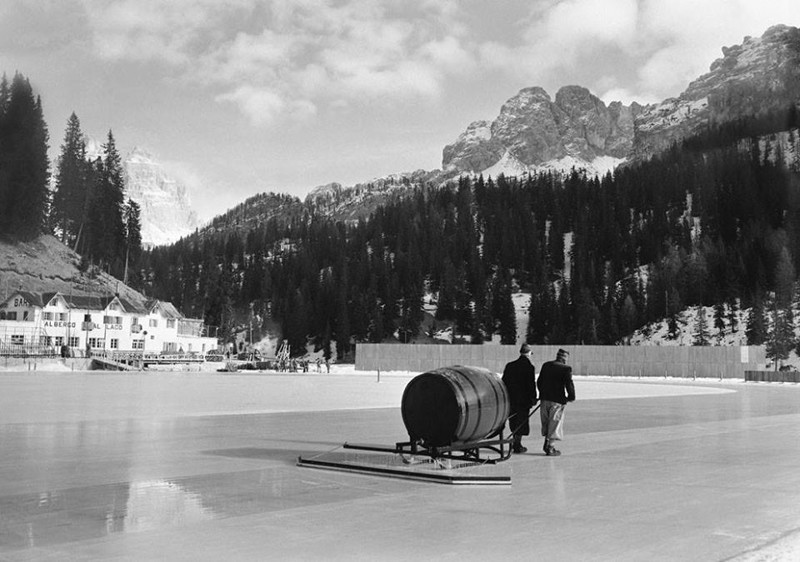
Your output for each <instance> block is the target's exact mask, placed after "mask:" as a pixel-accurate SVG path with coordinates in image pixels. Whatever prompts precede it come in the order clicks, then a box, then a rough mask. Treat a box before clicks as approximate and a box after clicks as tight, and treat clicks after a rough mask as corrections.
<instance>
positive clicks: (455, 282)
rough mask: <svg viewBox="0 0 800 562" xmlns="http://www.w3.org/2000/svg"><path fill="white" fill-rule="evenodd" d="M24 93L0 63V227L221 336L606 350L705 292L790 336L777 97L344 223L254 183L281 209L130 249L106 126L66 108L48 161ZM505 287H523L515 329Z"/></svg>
mask: <svg viewBox="0 0 800 562" xmlns="http://www.w3.org/2000/svg"><path fill="white" fill-rule="evenodd" d="M41 103H42V102H41V100H40V99H39V98H38V97H37V96H35V95H34V92H33V90H32V88H31V86H30V83H29V82H28V80H27V79H26V78H25V77H23V76H22V75H20V74H17V75H15V77H14V79H13V80H12V81H11V82H10V83H9V81H8V80H7V79H6V78H5V77H3V80H2V83H0V236H3V237H4V238H9V239H14V238H17V239H25V238H31V237H35V236H37V235H39V234H41V233H47V234H53V235H55V236H58V237H59V238H60V239H61V240H62V241H63V242H64V243H65V244H67V245H69V246H70V247H71V248H74V249H75V250H76V251H77V252H78V253H79V254H80V255H81V257H82V260H83V262H82V265H83V266H84V267H86V268H90V267H95V268H99V269H101V270H103V271H107V272H108V273H110V274H112V275H114V276H115V277H117V278H119V279H121V280H123V281H125V282H127V283H128V284H129V285H131V286H132V287H133V288H135V289H138V290H140V291H142V292H144V293H145V294H146V295H147V296H150V297H155V298H159V299H163V300H168V301H171V302H172V303H174V304H175V305H176V306H177V307H178V308H179V309H180V310H181V311H182V312H183V313H184V314H186V315H187V316H191V317H198V318H203V319H204V320H205V322H206V323H207V324H209V325H213V326H218V327H219V329H220V330H219V333H220V335H221V336H222V338H223V341H224V339H225V338H231V337H232V336H233V334H234V333H235V332H237V331H241V330H242V329H244V328H247V327H249V328H250V329H255V330H257V331H261V330H266V329H268V328H269V329H271V330H276V329H277V331H279V333H280V334H281V336H282V338H283V339H286V340H288V342H289V343H290V345H291V347H292V349H293V350H298V353H302V352H303V351H302V350H305V348H306V345H307V344H308V343H309V342H311V343H313V344H314V346H315V347H316V348H317V349H320V348H321V349H324V350H325V352H326V356H329V355H330V353H331V349H332V345H331V343H332V342H336V346H335V348H336V353H337V354H338V356H339V357H340V358H341V357H347V356H348V355H349V354H350V353H351V352H352V350H353V346H354V344H356V343H358V342H382V341H387V340H396V341H399V342H400V343H406V342H413V341H415V340H417V339H418V338H421V337H423V336H429V335H432V334H433V333H435V332H436V331H437V329H438V328H440V327H443V326H450V327H452V328H453V333H454V334H455V335H456V340H457V341H464V342H471V343H475V344H479V343H482V342H484V341H486V340H487V339H489V338H492V339H499V340H500V341H501V342H502V343H509V344H511V343H515V342H518V341H520V340H521V339H523V338H525V339H526V340H527V341H528V342H529V343H533V344H542V343H550V344H581V343H582V344H620V343H625V341H626V337H628V336H629V335H630V334H631V333H632V332H633V331H634V330H637V329H640V328H642V327H645V326H647V325H648V324H650V323H651V322H654V321H659V320H665V319H666V320H667V321H668V322H670V328H671V330H673V331H675V332H677V330H678V327H677V326H676V325H675V318H676V317H677V315H678V314H679V313H680V312H681V311H682V310H685V309H686V308H687V307H692V306H699V305H703V306H712V307H714V310H715V311H717V312H715V316H719V318H715V322H726V321H728V320H726V319H725V318H724V317H723V316H724V315H726V314H727V315H729V316H732V314H731V311H736V310H743V309H748V310H749V311H750V313H749V315H748V318H749V320H748V325H747V337H748V343H750V344H761V343H764V342H765V341H766V340H767V332H768V329H769V326H770V325H771V331H772V334H773V336H772V337H771V340H770V342H767V343H768V346H770V345H771V346H773V348H774V347H775V346H778V347H780V348H781V349H779V350H778V352H777V355H776V353H772V355H773V356H781V355H783V354H784V353H786V354H788V349H789V348H792V347H794V346H795V345H796V341H795V339H794V336H793V335H792V334H793V333H794V332H793V330H794V317H793V314H794V313H793V310H794V308H795V307H794V306H793V305H794V304H795V302H796V300H797V272H796V269H795V264H797V263H798V260H800V171H799V167H800V166H799V164H798V162H800V159H798V154H800V152H799V151H798V144H800V133H799V132H798V126H799V125H800V123H799V122H798V116H797V111H796V109H795V107H794V106H792V107H790V108H788V109H787V110H786V111H778V112H774V113H771V114H764V115H760V116H758V117H752V118H749V119H742V120H738V121H734V122H729V123H726V124H722V125H715V126H709V127H708V128H707V129H706V130H704V131H701V132H700V133H699V134H697V135H695V136H693V137H691V138H688V139H686V140H684V141H683V142H681V143H679V144H674V145H673V146H672V147H671V149H669V150H667V151H666V152H664V153H662V154H660V155H658V156H656V157H654V158H652V159H650V160H647V161H644V162H633V163H628V164H626V165H624V166H622V167H619V168H617V169H616V170H615V171H614V172H613V174H611V173H609V174H607V175H605V176H604V177H594V176H587V175H586V174H585V173H583V172H581V171H577V170H576V171H573V172H572V173H569V174H560V173H551V172H542V173H537V174H531V175H523V176H520V177H504V176H502V175H500V176H498V177H495V178H492V177H483V176H478V177H472V176H462V177H460V178H456V179H454V180H452V181H449V182H447V183H445V184H439V183H438V182H437V183H429V184H425V185H420V184H415V183H408V185H406V186H405V189H404V190H403V196H402V197H398V198H395V199H394V200H392V201H391V202H388V203H386V204H385V205H383V206H380V207H378V208H377V209H376V210H374V212H372V213H371V214H370V215H369V216H367V217H365V218H361V219H359V220H351V221H342V220H336V219H334V218H332V216H331V214H330V213H327V212H325V211H324V210H322V209H320V208H317V207H315V206H314V205H313V204H311V203H302V202H300V201H299V200H298V199H296V198H292V197H290V196H281V195H271V196H265V197H272V198H275V199H278V200H280V201H281V202H282V203H284V204H285V205H284V208H285V209H286V212H278V213H270V214H265V215H263V216H262V217H259V218H258V220H255V221H252V220H251V221H249V222H248V223H247V224H246V225H245V226H242V225H241V224H237V222H236V221H235V220H233V219H231V218H230V217H232V216H233V215H232V214H226V215H221V216H220V217H217V218H215V219H214V220H213V221H212V222H211V224H209V225H208V226H207V227H205V228H203V229H199V230H198V231H197V232H195V233H194V234H192V235H190V236H188V237H185V238H183V239H181V240H179V241H178V242H176V243H174V244H172V245H169V246H161V247H156V248H154V249H152V250H147V251H144V250H143V249H142V247H141V236H140V216H139V214H140V210H139V208H138V205H136V203H135V202H133V201H131V200H127V201H126V199H125V186H124V181H123V177H122V173H121V165H120V157H119V154H118V152H117V149H116V145H115V139H114V136H113V134H112V132H111V131H109V132H108V136H107V139H106V142H105V144H104V145H103V154H102V156H100V157H97V158H96V159H94V160H90V159H89V158H87V155H86V145H85V140H84V135H83V133H82V131H81V129H80V121H79V120H78V118H77V116H76V115H75V114H73V115H72V116H71V117H70V119H69V122H68V123H67V127H66V131H65V135H64V140H63V143H62V144H61V147H60V153H59V157H58V159H57V161H56V162H55V163H54V164H53V165H52V166H51V164H50V162H48V158H47V150H48V142H49V135H48V129H47V125H46V124H45V123H44V120H43V117H42V106H41ZM51 174H52V176H53V181H52V182H50V176H51ZM518 292H525V293H528V294H530V297H531V301H530V307H529V314H530V318H529V322H528V324H527V333H525V334H521V333H518V329H519V327H518V326H517V325H516V319H515V312H514V304H513V302H512V295H513V294H515V293H518ZM426 300H427V301H429V302H432V303H433V304H435V317H433V318H431V317H430V316H429V315H427V313H426V312H425V309H424V307H423V305H424V303H425V302H426ZM429 310H434V308H431V309H429ZM426 315H427V316H426ZM781 327H783V328H781ZM775 334H783V336H781V337H778V336H776V335H775ZM768 351H769V350H768ZM774 351H775V349H773V350H772V352H774Z"/></svg>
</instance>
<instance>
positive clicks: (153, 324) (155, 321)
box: [150, 318, 158, 328]
mask: <svg viewBox="0 0 800 562" xmlns="http://www.w3.org/2000/svg"><path fill="white" fill-rule="evenodd" d="M150 327H151V328H158V318H151V319H150Z"/></svg>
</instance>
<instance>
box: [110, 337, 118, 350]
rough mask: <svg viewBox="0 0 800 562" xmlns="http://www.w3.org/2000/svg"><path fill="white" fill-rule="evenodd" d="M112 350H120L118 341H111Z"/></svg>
mask: <svg viewBox="0 0 800 562" xmlns="http://www.w3.org/2000/svg"><path fill="white" fill-rule="evenodd" d="M111 349H119V340H118V339H114V338H112V339H111Z"/></svg>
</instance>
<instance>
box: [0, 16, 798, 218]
mask: <svg viewBox="0 0 800 562" xmlns="http://www.w3.org/2000/svg"><path fill="white" fill-rule="evenodd" d="M777 23H784V24H788V25H794V26H800V9H799V8H798V5H797V0H669V1H666V0H491V1H489V0H385V1H380V0H272V1H270V0H224V1H222V0H2V2H0V70H2V71H4V72H5V73H6V74H7V75H9V76H11V75H13V74H14V72H15V71H19V72H21V73H22V74H24V75H25V76H27V77H28V78H29V79H30V81H31V83H32V85H33V87H34V90H35V91H36V92H37V93H38V94H39V95H41V97H42V103H43V106H44V109H45V117H46V120H47V123H48V126H49V129H50V144H51V153H52V155H53V156H55V155H57V153H58V149H59V146H60V145H61V143H62V142H63V138H64V129H65V126H66V123H67V119H68V117H69V115H70V114H71V113H72V112H75V113H76V115H77V116H78V117H79V119H80V120H81V124H82V128H83V130H84V132H86V133H87V134H89V135H90V136H92V137H95V138H97V139H99V140H103V139H104V138H105V135H106V134H107V132H108V131H109V130H111V131H113V133H114V137H115V139H116V141H117V145H118V147H119V148H120V150H121V151H122V152H123V153H124V152H127V151H128V150H130V149H131V148H132V147H134V146H140V147H143V148H145V149H147V150H148V151H150V152H151V153H153V154H154V155H155V156H156V157H157V158H158V159H159V160H160V161H161V162H163V163H164V164H165V166H167V169H168V170H169V172H170V173H171V174H172V175H173V176H174V177H176V178H179V179H180V180H181V181H183V182H184V183H185V184H187V186H188V187H189V189H190V193H191V199H192V204H193V206H194V207H195V208H196V210H197V211H198V213H199V214H200V216H201V217H202V218H211V217H213V216H214V215H216V214H219V213H221V212H223V211H224V210H225V209H228V208H230V207H232V206H234V205H236V204H237V203H239V202H241V201H243V200H244V199H245V198H247V197H249V196H251V195H254V194H256V193H260V192H265V191H274V192H279V193H291V194H293V195H297V196H300V197H304V196H305V195H306V194H307V193H308V191H309V190H310V189H312V188H313V187H315V186H317V185H322V184H326V183H329V182H333V181H337V182H340V183H343V184H345V185H350V184H353V183H356V182H359V181H367V180H370V179H372V178H375V177H379V176H383V175H387V174H390V173H396V172H405V171H411V170H415V169H419V168H424V169H434V168H438V167H440V166H441V155H442V148H443V147H444V146H445V145H446V144H449V143H451V142H453V141H454V140H455V139H456V137H457V136H458V135H459V134H460V133H461V132H462V131H463V130H464V129H465V128H466V126H467V125H468V124H469V123H470V122H472V121H475V120H477V119H493V118H495V117H496V116H497V113H498V111H499V109H500V106H501V105H502V103H503V102H504V101H506V100H507V99H508V98H510V97H511V96H513V95H514V94H516V93H517V92H518V91H519V90H520V89H522V88H524V87H528V86H542V87H544V88H545V90H547V91H548V92H549V93H550V94H551V96H554V95H555V92H556V91H557V90H558V88H560V87H561V86H564V85H569V84H579V85H582V86H585V87H587V88H589V89H590V90H591V91H592V92H593V93H595V94H596V95H598V96H599V97H601V98H602V99H603V100H605V101H606V102H610V101H613V100H621V101H624V102H630V101H634V100H635V101H639V102H641V103H648V102H654V101H660V100H661V99H664V98H666V97H671V96H677V95H678V94H680V92H682V91H683V90H684V89H685V88H686V86H687V85H688V83H689V82H690V81H691V80H692V79H694V78H696V77H697V76H699V75H700V74H702V73H704V72H706V71H707V70H708V68H709V66H710V64H711V62H713V61H714V60H715V59H716V58H719V57H720V56H721V47H722V46H728V45H733V44H738V43H741V42H742V39H743V38H744V36H746V35H752V36H760V35H761V34H762V33H763V32H764V31H765V30H766V29H767V28H768V27H770V26H771V25H774V24H777Z"/></svg>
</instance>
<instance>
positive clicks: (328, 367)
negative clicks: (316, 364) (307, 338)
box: [325, 357, 331, 374]
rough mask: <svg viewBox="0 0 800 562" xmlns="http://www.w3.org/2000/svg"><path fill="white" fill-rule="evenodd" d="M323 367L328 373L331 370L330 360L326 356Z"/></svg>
mask: <svg viewBox="0 0 800 562" xmlns="http://www.w3.org/2000/svg"><path fill="white" fill-rule="evenodd" d="M325 369H326V370H327V371H328V373H329V374H330V372H331V360H330V359H328V358H327V357H326V358H325Z"/></svg>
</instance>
